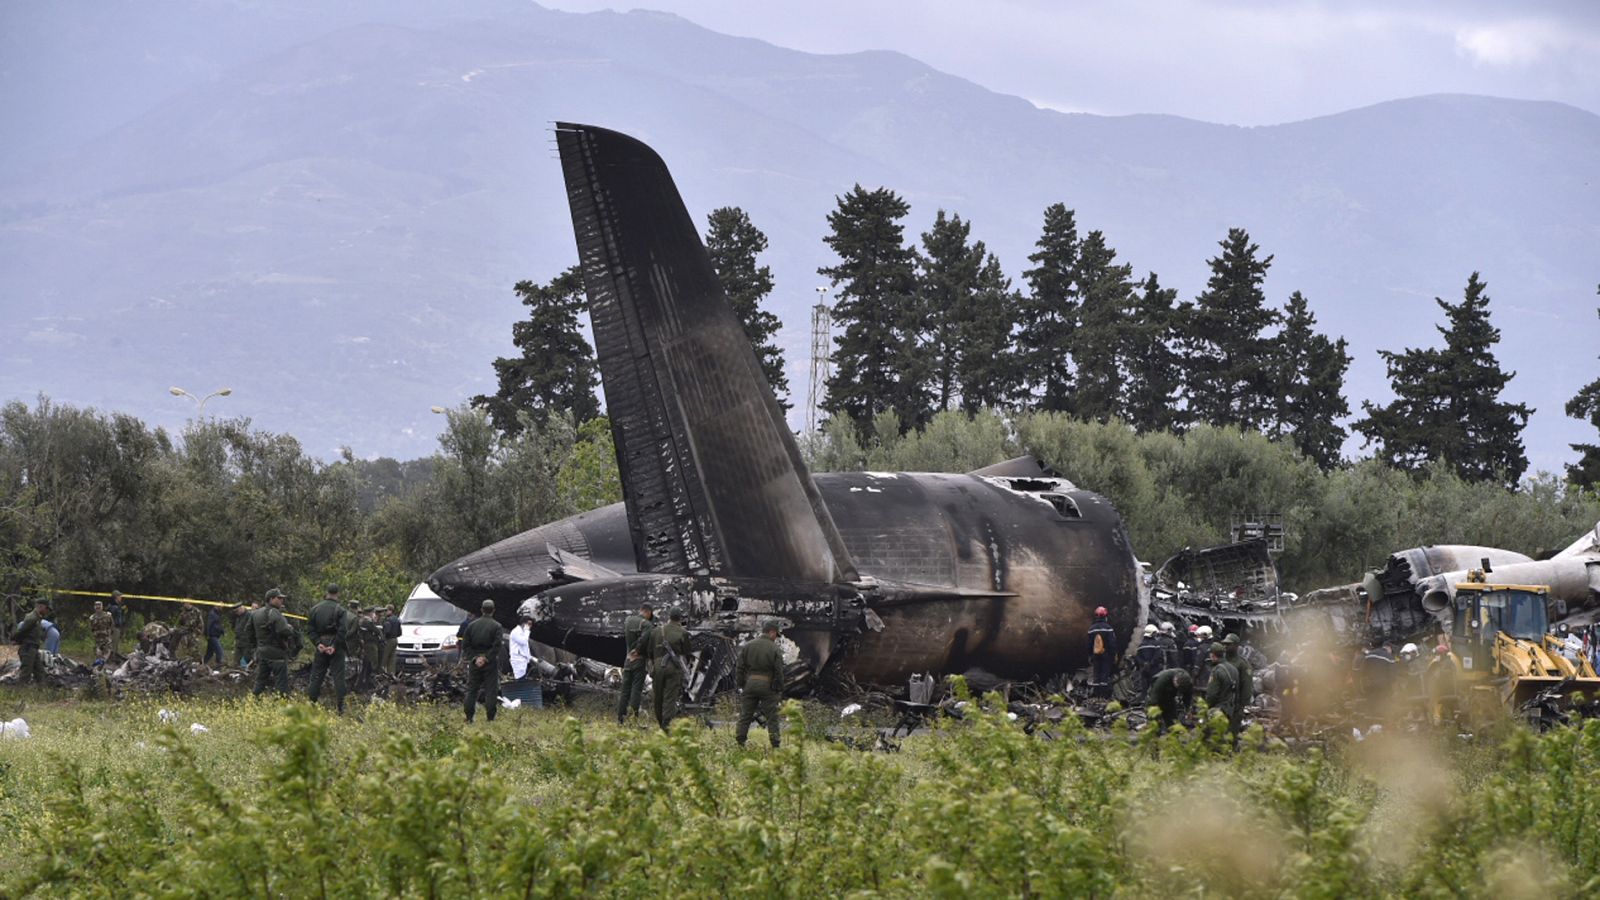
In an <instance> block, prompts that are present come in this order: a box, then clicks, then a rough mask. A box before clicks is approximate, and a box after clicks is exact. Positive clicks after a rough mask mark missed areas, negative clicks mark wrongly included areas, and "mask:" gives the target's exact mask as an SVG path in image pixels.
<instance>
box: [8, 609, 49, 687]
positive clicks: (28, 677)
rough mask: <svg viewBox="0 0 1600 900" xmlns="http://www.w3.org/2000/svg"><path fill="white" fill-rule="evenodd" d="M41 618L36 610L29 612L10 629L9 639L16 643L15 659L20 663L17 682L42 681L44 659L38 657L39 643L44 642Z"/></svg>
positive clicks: (42, 618)
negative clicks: (20, 669) (20, 668)
mask: <svg viewBox="0 0 1600 900" xmlns="http://www.w3.org/2000/svg"><path fill="white" fill-rule="evenodd" d="M43 620H44V617H43V616H41V615H39V613H38V612H37V611H34V612H30V613H28V614H27V615H26V616H24V617H23V619H22V621H21V622H18V623H17V627H16V628H13V629H11V640H13V641H15V642H16V644H17V659H18V661H19V662H21V663H22V671H21V672H19V673H18V675H17V684H27V683H29V682H30V681H31V682H33V683H34V684H43V683H44V660H43V659H41V658H40V657H39V645H40V644H42V643H44V626H43V625H41V624H40V623H41V622H42V621H43Z"/></svg>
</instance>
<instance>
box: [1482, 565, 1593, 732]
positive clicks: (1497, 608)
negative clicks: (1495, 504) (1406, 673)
mask: <svg viewBox="0 0 1600 900" xmlns="http://www.w3.org/2000/svg"><path fill="white" fill-rule="evenodd" d="M1455 587H1456V593H1455V598H1454V619H1453V623H1452V626H1451V629H1450V630H1451V644H1452V648H1453V650H1454V651H1455V653H1456V654H1457V655H1458V656H1459V657H1460V659H1461V669H1462V674H1463V676H1464V678H1463V680H1464V686H1465V687H1466V688H1467V692H1468V693H1467V696H1468V708H1469V709H1474V710H1477V711H1479V712H1486V711H1488V709H1489V708H1495V709H1498V708H1509V709H1510V710H1511V712H1512V713H1513V714H1514V715H1517V716H1521V717H1525V718H1527V719H1528V720H1529V721H1530V722H1532V723H1533V724H1535V725H1538V726H1541V727H1544V726H1549V725H1553V724H1557V723H1560V722H1564V721H1566V719H1567V716H1568V714H1569V712H1570V711H1571V708H1572V705H1573V702H1574V698H1575V697H1578V696H1581V697H1583V698H1584V702H1586V703H1594V702H1596V701H1597V700H1600V677H1597V676H1596V674H1595V670H1594V666H1593V665H1592V664H1591V663H1590V662H1589V661H1588V660H1587V659H1583V658H1581V657H1580V658H1579V659H1578V660H1577V661H1576V662H1574V661H1573V660H1570V659H1568V658H1566V657H1565V656H1563V655H1562V651H1563V650H1564V649H1565V647H1564V645H1563V643H1562V641H1561V640H1559V639H1557V638H1555V637H1553V636H1551V635H1550V634H1549V633H1548V628H1549V612H1548V603H1547V601H1548V595H1549V593H1550V588H1549V587H1547V586H1545V585H1531V584H1487V583H1486V582H1485V579H1484V576H1483V573H1482V572H1479V571H1473V572H1471V573H1469V575H1468V580H1467V581H1465V582H1462V583H1459V584H1457V585H1456V586H1455Z"/></svg>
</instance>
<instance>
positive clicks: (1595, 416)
mask: <svg viewBox="0 0 1600 900" xmlns="http://www.w3.org/2000/svg"><path fill="white" fill-rule="evenodd" d="M1596 293H1600V288H1596ZM1596 312H1597V313H1600V310H1596ZM1567 415H1569V416H1571V417H1572V418H1574V419H1584V420H1587V421H1588V423H1589V424H1590V425H1592V426H1593V427H1595V428H1600V378H1596V379H1595V380H1594V381H1591V382H1589V383H1588V384H1586V385H1584V386H1583V389H1582V390H1580V391H1578V393H1577V396H1575V397H1573V398H1572V399H1571V400H1568V401H1567ZM1570 446H1571V447H1572V449H1574V450H1576V451H1578V453H1580V454H1582V455H1581V456H1579V457H1578V461H1577V462H1576V463H1568V464H1567V483H1569V484H1573V485H1577V486H1578V487H1589V488H1592V487H1596V486H1600V444H1571V445H1570Z"/></svg>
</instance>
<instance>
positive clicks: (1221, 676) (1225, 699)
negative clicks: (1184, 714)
mask: <svg viewBox="0 0 1600 900" xmlns="http://www.w3.org/2000/svg"><path fill="white" fill-rule="evenodd" d="M1227 656H1228V648H1226V647H1224V646H1223V645H1222V644H1220V643H1218V644H1212V645H1211V678H1210V679H1209V680H1208V681H1207V682H1206V704H1207V705H1208V706H1210V707H1211V708H1212V709H1213V710H1216V711H1217V712H1220V713H1222V714H1223V715H1225V716H1227V717H1228V731H1229V732H1231V733H1233V734H1235V735H1237V734H1238V733H1239V716H1238V714H1237V708H1238V705H1239V670H1238V669H1235V668H1234V667H1233V664H1232V663H1230V662H1228V659H1227Z"/></svg>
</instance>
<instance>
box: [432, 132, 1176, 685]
mask: <svg viewBox="0 0 1600 900" xmlns="http://www.w3.org/2000/svg"><path fill="white" fill-rule="evenodd" d="M556 143H557V147H558V149H559V151H560V156H561V163H562V169H563V173H564V176H565V179H566V185H567V193H568V202H569V205H570V207H571V212H572V221H573V227H574V231H575V232H576V236H577V243H578V251H579V258H580V261H581V268H582V272H583V279H584V286H585V289H586V292H587V294H588V299H589V310H590V315H591V319H592V323H593V327H594V336H595V345H596V352H597V356H598V359H599V365H600V370H601V375H602V380H603V388H604V391H605V397H606V406H607V411H608V413H609V415H610V419H611V428H612V437H613V439H614V441H615V445H616V453H617V463H618V469H619V472H620V475H621V481H622V488H623V496H624V498H625V499H624V502H622V503H620V504H616V505H613V506H609V507H605V508H602V509H598V510H594V511H592V512H588V513H583V514H580V515H576V516H573V517H571V518H568V519H564V520H562V521H560V522H554V523H551V524H548V525H544V526H542V527H539V528H535V529H533V530H531V531H527V532H524V533H522V534H519V535H516V536H514V537H511V538H508V539H506V540H504V541H501V542H499V543H497V544H494V545H492V546H489V547H486V548H484V549H482V550H479V551H476V552H474V553H471V554H469V555H467V556H465V557H463V558H461V559H459V560H456V561H455V562H452V563H449V564H448V565H446V566H444V567H443V568H441V569H440V570H439V571H437V572H435V573H434V574H433V576H432V577H431V578H430V579H429V584H430V585H431V587H432V588H433V590H434V591H436V592H437V593H438V594H439V596H441V597H443V598H445V599H446V600H449V601H451V602H453V603H455V604H457V605H459V606H463V607H466V608H469V609H471V608H475V606H476V604H477V603H478V602H479V601H481V600H483V599H486V598H487V599H493V600H496V601H497V613H496V614H497V615H498V616H500V617H501V618H502V620H504V621H505V622H507V623H510V622H512V621H513V620H514V619H515V618H516V616H517V614H518V612H519V611H523V612H526V613H528V614H530V615H531V616H532V618H533V620H534V629H535V636H536V637H537V639H539V640H541V641H543V642H545V643H548V644H551V645H553V646H556V647H560V648H563V649H566V650H570V651H572V652H574V653H577V654H579V655H582V656H587V657H592V658H595V659H599V660H603V661H609V662H612V663H620V662H621V661H622V659H623V656H624V649H623V646H622V644H623V641H622V628H623V620H624V619H625V618H626V616H627V615H628V614H629V613H631V612H632V611H633V610H635V609H636V608H637V607H638V606H639V605H640V604H641V603H644V602H649V603H651V604H653V605H654V606H655V607H656V608H657V609H664V608H672V609H676V610H679V611H681V612H682V613H683V615H684V624H685V626H686V627H687V628H688V629H689V631H690V633H691V635H692V638H691V641H692V644H693V646H694V648H695V650H696V653H695V657H696V662H695V665H694V667H693V671H691V672H690V678H689V682H688V683H689V688H690V692H691V694H693V695H695V696H702V697H703V696H708V695H709V694H710V693H712V692H714V691H715V690H716V689H717V688H718V686H719V685H721V684H725V683H726V679H727V675H728V673H729V672H730V671H731V669H732V664H733V657H734V648H735V647H736V646H737V643H738V642H739V641H740V640H742V638H743V637H744V636H747V635H751V634H754V633H755V632H756V631H757V630H758V629H759V628H760V624H761V622H762V621H763V620H765V619H776V620H778V621H779V622H781V623H782V625H783V627H784V634H785V636H786V637H787V638H788V639H789V640H791V641H793V643H794V645H795V649H797V650H798V659H797V660H796V661H795V663H794V664H792V665H791V666H790V671H791V679H790V680H791V687H793V686H795V685H796V684H805V683H808V682H814V681H815V680H816V679H818V678H820V677H822V676H826V675H829V674H837V675H841V676H844V677H845V678H848V679H854V680H856V681H857V682H860V683H865V684H878V685H889V684H904V683H905V681H906V679H907V678H908V677H910V676H911V675H912V674H913V673H921V672H927V673H935V674H946V673H961V672H967V671H972V670H980V671H983V672H987V673H990V674H992V675H994V676H996V677H999V678H1005V679H1018V680H1020V679H1043V678H1048V677H1050V676H1053V675H1058V674H1062V673H1068V672H1072V671H1074V670H1077V669H1079V668H1081V667H1083V666H1084V665H1086V664H1087V663H1088V658H1087V648H1086V637H1085V636H1086V634H1087V630H1088V628H1089V625H1090V624H1091V622H1092V621H1093V610H1094V609H1095V607H1098V606H1104V607H1106V608H1107V610H1109V612H1110V618H1111V621H1112V623H1113V625H1114V626H1115V627H1116V628H1117V630H1118V631H1119V632H1120V633H1123V634H1129V633H1133V632H1135V631H1136V629H1137V628H1138V627H1139V626H1140V625H1142V624H1143V622H1144V619H1145V616H1146V613H1147V602H1148V596H1147V592H1146V590H1145V588H1144V585H1143V581H1142V578H1141V574H1140V570H1139V567H1138V562H1137V561H1136V559H1135V557H1134V553H1133V549H1132V547H1131V546H1130V544H1129V541H1128V537H1127V533H1126V530H1125V529H1124V527H1123V523H1122V520H1121V517H1120V516H1119V515H1118V514H1117V512H1116V510H1115V509H1113V508H1112V505H1111V504H1110V503H1109V502H1108V501H1107V500H1106V499H1105V498H1103V497H1101V496H1099V495H1098V494H1094V493H1092V492H1089V491H1083V490H1079V489H1077V488H1076V487H1075V486H1074V485H1072V484H1071V483H1070V482H1068V481H1067V480H1065V479H1063V478H1060V477H1057V476H1056V475H1055V474H1054V473H1052V472H1051V471H1049V470H1048V469H1046V468H1045V467H1043V466H1042V465H1040V464H1039V463H1038V462H1037V461H1035V460H1033V459H1031V458H1024V459H1019V460H1013V461H1011V462H1008V463H1001V464H999V465H997V466H994V467H991V468H988V469H983V470H979V471H976V472H971V473H968V474H964V475H960V474H930V473H892V474H890V473H870V472H865V473H862V472H857V473H838V474H822V475H817V476H815V477H813V476H812V475H811V474H810V473H809V472H808V471H807V469H806V466H805V463H804V461H803V460H802V458H801V455H800V451H799V447H798V445H797V444H796V442H795V438H794V434H793V433H792V432H791V431H790V429H789V427H788V425H787V423H786V421H785V417H784V413H783V408H782V407H781V406H780V405H779V404H778V402H777V400H776V399H775V397H774V396H773V393H772V389H771V387H770V386H769V385H768V384H767V381H766V379H765V377H764V376H763V374H762V371H761V367H760V365H759V363H758V361H757V359H756V355H755V352H754V350H753V348H752V347H751V344H750V341H749V339H748V338H747V336H746V335H745V333H744V330H743V328H742V327H741V325H740V323H739V321H738V319H737V317H736V316H735V315H734V313H733V311H732V309H731V307H730V306H729V305H728V302H727V299H726V298H725V296H724V294H723V291H722V288H721V286H720V284H719V283H718V281H717V279H716V276H715V274H714V272H713V270H712V266H711V262H710V260H709V258H708V257H707V255H706V251H705V248H704V247H703V246H702V244H701V243H700V237H699V234H698V232H697V230H696V229H695V226H694V222H693V220H692V219H691V218H690V216H689V213H688V211H687V210H686V209H685V207H684V205H683V201H682V200H681V198H680V197H679V195H678V191H677V188H676V187H675V186H674V184H673V181H672V177H671V175H670V174H669V173H668V171H667V168H666V165H665V164H664V163H663V162H662V160H661V158H660V157H659V156H657V155H656V153H655V152H654V151H652V150H651V149H650V148H649V147H647V146H645V145H644V144H642V143H640V142H639V141H636V140H634V139H632V138H630V137H627V136H625V135H622V134H619V133H617V132H613V131H608V130H605V129H601V128H593V127H589V126H583V125H570V124H558V125H557V127H556Z"/></svg>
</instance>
